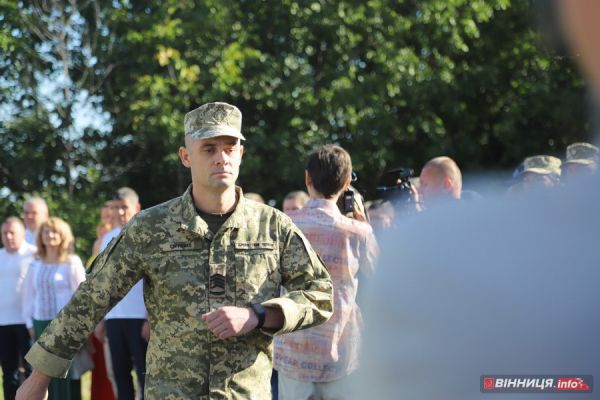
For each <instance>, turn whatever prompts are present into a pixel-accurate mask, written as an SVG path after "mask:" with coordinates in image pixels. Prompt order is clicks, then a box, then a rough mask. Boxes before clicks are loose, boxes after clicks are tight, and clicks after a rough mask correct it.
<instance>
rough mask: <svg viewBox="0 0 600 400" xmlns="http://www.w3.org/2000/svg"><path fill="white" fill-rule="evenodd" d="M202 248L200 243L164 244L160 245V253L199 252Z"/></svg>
mask: <svg viewBox="0 0 600 400" xmlns="http://www.w3.org/2000/svg"><path fill="white" fill-rule="evenodd" d="M200 248H201V244H200V243H194V242H170V243H162V244H161V245H160V251H162V252H165V251H181V250H199V249H200Z"/></svg>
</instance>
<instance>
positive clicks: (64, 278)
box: [23, 217, 85, 400]
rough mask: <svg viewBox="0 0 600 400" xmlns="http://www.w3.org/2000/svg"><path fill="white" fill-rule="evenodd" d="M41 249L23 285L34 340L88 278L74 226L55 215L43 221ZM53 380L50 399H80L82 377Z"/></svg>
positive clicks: (24, 309)
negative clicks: (78, 252)
mask: <svg viewBox="0 0 600 400" xmlns="http://www.w3.org/2000/svg"><path fill="white" fill-rule="evenodd" d="M36 244H37V248H38V251H37V253H36V260H34V261H33V262H32V263H31V265H30V267H29V270H28V272H27V276H26V277H25V282H24V284H23V302H24V307H23V312H24V317H25V319H26V324H27V328H29V334H30V335H31V338H32V340H35V338H37V337H39V336H40V335H41V334H42V332H43V331H44V329H45V328H46V326H47V325H48V324H49V323H50V321H51V320H52V319H54V317H56V315H57V314H58V312H59V311H60V310H61V309H62V308H63V307H64V306H65V305H66V304H67V302H68V301H69V300H70V299H71V296H72V295H73V293H74V292H75V289H77V287H78V286H79V284H80V283H81V282H83V281H84V280H85V269H84V267H83V263H82V262H81V259H80V258H79V257H78V256H76V255H74V254H73V244H74V238H73V233H72V232H71V227H70V226H69V224H67V223H66V222H65V221H63V220H62V219H60V218H56V217H52V218H50V219H48V220H47V221H46V222H44V223H43V224H42V226H41V227H40V229H39V230H38V234H37V237H36ZM70 375H71V373H69V376H67V379H52V383H51V384H50V387H49V395H48V400H77V399H81V386H80V381H79V379H72V378H70Z"/></svg>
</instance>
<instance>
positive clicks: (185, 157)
mask: <svg viewBox="0 0 600 400" xmlns="http://www.w3.org/2000/svg"><path fill="white" fill-rule="evenodd" d="M179 158H180V159H181V163H182V164H183V165H184V166H185V167H187V168H190V167H191V164H190V151H189V150H188V149H187V148H185V147H183V146H181V147H180V148H179Z"/></svg>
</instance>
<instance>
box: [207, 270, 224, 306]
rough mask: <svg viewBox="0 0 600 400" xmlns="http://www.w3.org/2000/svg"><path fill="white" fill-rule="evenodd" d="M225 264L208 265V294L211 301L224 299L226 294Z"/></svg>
mask: <svg viewBox="0 0 600 400" xmlns="http://www.w3.org/2000/svg"><path fill="white" fill-rule="evenodd" d="M226 278H227V264H210V287H209V289H208V292H209V293H210V296H209V297H210V298H211V299H216V298H221V297H225V294H226V292H227V290H226V289H227V286H226V283H227V279H226Z"/></svg>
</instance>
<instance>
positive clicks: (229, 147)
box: [179, 136, 244, 190]
mask: <svg viewBox="0 0 600 400" xmlns="http://www.w3.org/2000/svg"><path fill="white" fill-rule="evenodd" d="M243 153H244V146H242V145H241V144H240V140H239V139H238V138H235V137H232V136H218V137H215V138H209V139H194V138H187V139H186V146H185V147H181V148H180V149H179V156H180V157H181V162H182V163H183V165H185V166H186V167H188V168H190V170H191V173H192V182H193V183H194V185H199V186H201V187H203V188H205V189H207V190H215V189H217V190H224V189H227V188H229V187H232V186H234V185H235V181H236V180H237V177H238V174H239V172H240V163H241V162H242V154H243Z"/></svg>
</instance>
